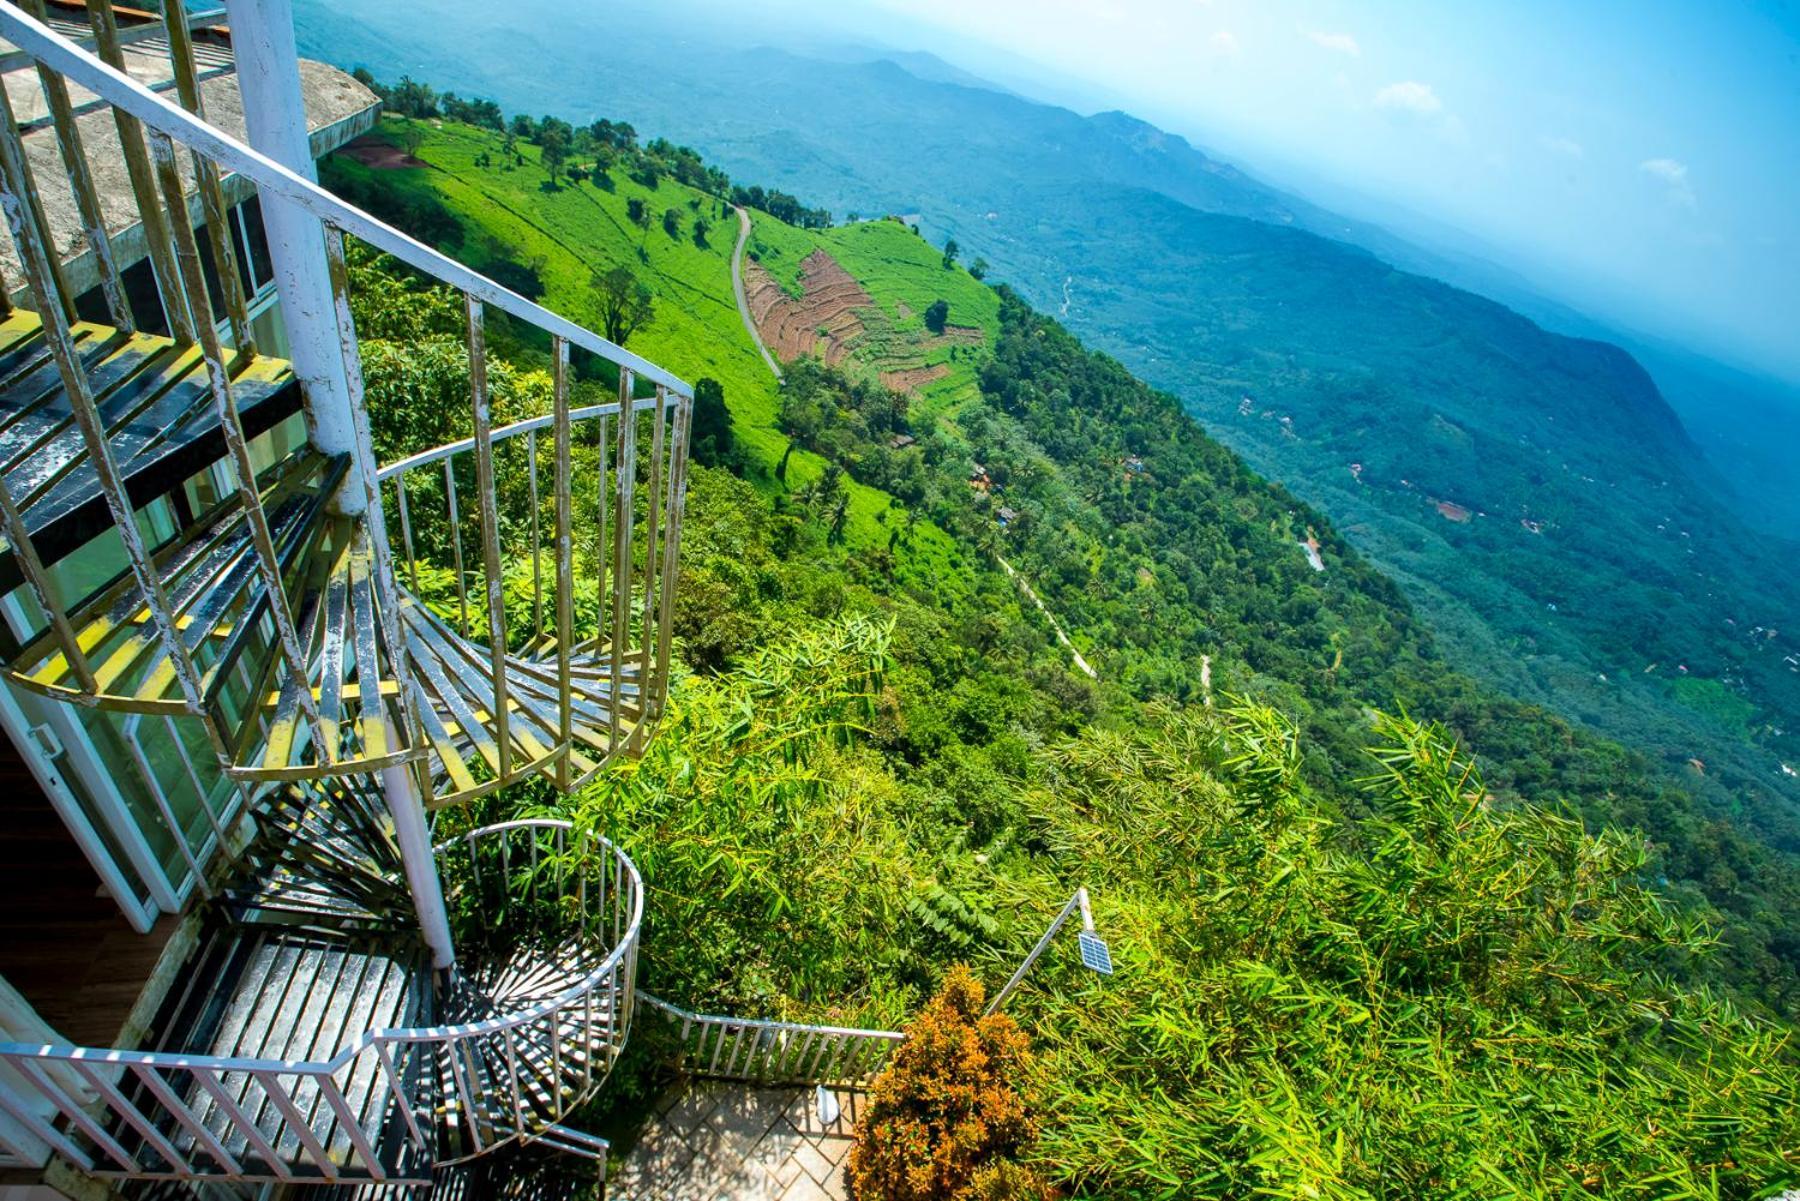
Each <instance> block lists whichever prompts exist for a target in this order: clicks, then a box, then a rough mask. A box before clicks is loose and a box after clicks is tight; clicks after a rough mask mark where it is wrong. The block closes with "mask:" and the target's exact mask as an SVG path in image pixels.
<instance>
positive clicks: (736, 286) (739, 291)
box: [731, 204, 781, 379]
mask: <svg viewBox="0 0 1800 1201" xmlns="http://www.w3.org/2000/svg"><path fill="white" fill-rule="evenodd" d="M732 207H733V208H734V209H736V210H737V217H738V236H737V245H736V246H735V247H733V248H732V251H731V290H732V292H733V293H734V294H735V295H736V296H737V306H738V316H739V317H741V318H743V321H744V330H745V332H746V333H748V334H749V335H750V340H751V341H752V342H754V343H756V349H757V351H758V352H759V353H760V354H761V355H762V357H763V362H765V363H767V364H768V365H769V370H770V371H773V372H774V373H775V378H776V379H780V378H781V364H780V363H777V362H776V361H775V356H774V355H772V354H770V353H769V348H768V346H767V345H765V344H764V342H763V339H762V331H760V330H758V329H757V328H756V320H755V319H754V318H753V317H751V316H750V297H749V296H747V295H745V293H744V247H745V246H746V245H748V244H749V242H750V213H749V211H748V210H747V209H745V208H744V206H743V205H741V204H735V205H732Z"/></svg>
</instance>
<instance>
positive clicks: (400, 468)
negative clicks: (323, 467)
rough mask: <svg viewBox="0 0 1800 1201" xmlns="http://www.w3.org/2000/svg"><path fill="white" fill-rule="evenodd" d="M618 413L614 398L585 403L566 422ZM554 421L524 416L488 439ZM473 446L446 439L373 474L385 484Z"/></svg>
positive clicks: (649, 403) (649, 400)
mask: <svg viewBox="0 0 1800 1201" xmlns="http://www.w3.org/2000/svg"><path fill="white" fill-rule="evenodd" d="M656 405H657V401H656V397H654V396H644V397H639V398H638V399H637V400H634V401H632V402H631V411H632V412H634V413H648V412H651V411H653V410H655V408H656ZM618 413H619V402H618V401H616V400H612V401H608V402H606V403H605V404H597V405H588V406H587V407H585V408H580V409H571V410H569V424H571V425H574V424H575V423H577V422H581V421H588V420H591V419H593V418H595V417H616V416H618ZM555 423H556V414H555V413H543V414H540V415H539V416H536V417H527V418H525V419H523V420H522V421H515V422H513V423H512V424H511V425H503V426H501V427H499V428H498V429H496V430H494V432H493V433H492V434H491V435H490V440H491V441H493V442H503V441H505V440H506V439H508V438H513V437H517V436H518V435H520V434H529V433H531V432H533V431H534V430H546V429H549V428H550V427H551V426H552V425H554V424H555ZM474 449H475V439H474V438H473V437H469V438H463V439H461V440H460V441H456V442H446V443H444V444H443V445H442V446H433V447H431V448H430V449H428V450H421V451H419V452H418V453H417V454H412V455H408V456H406V457H405V458H404V459H395V460H394V461H393V462H392V463H389V464H388V465H387V466H385V467H383V468H381V469H380V470H379V471H377V472H376V473H375V478H376V480H377V481H379V482H380V483H383V484H385V483H387V482H388V481H389V480H391V479H393V478H394V477H395V476H397V475H404V474H405V473H407V472H408V471H411V470H413V469H414V468H416V467H423V466H425V465H426V464H428V463H435V462H437V461H438V460H440V459H448V458H452V457H454V456H456V455H459V454H462V453H463V452H464V451H469V450H474Z"/></svg>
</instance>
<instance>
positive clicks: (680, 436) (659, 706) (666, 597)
mask: <svg viewBox="0 0 1800 1201" xmlns="http://www.w3.org/2000/svg"><path fill="white" fill-rule="evenodd" d="M693 420H694V398H693V397H691V396H681V397H678V398H677V399H676V402H675V432H674V443H675V445H674V446H673V447H672V448H671V449H670V452H669V454H670V463H669V496H668V500H667V502H666V503H667V506H668V510H669V525H668V531H667V532H666V533H665V534H664V535H663V561H662V575H663V578H662V590H661V598H662V612H661V614H660V616H659V618H658V622H657V625H658V629H657V634H656V681H655V708H654V711H653V712H654V713H655V714H656V715H657V716H660V715H661V714H662V711H663V705H664V703H665V702H666V701H667V700H668V696H669V653H670V644H671V643H672V641H673V639H674V628H675V627H674V622H675V577H676V571H677V570H678V566H679V563H680V557H681V519H682V516H683V514H684V513H685V512H686V509H687V472H688V439H689V437H690V435H691V432H692V427H693Z"/></svg>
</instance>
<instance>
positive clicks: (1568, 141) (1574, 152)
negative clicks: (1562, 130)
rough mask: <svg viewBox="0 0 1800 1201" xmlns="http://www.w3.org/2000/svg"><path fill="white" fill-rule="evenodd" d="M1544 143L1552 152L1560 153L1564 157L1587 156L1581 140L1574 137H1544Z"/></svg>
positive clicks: (1546, 148)
mask: <svg viewBox="0 0 1800 1201" xmlns="http://www.w3.org/2000/svg"><path fill="white" fill-rule="evenodd" d="M1542 145H1543V147H1544V149H1545V150H1548V151H1549V152H1550V153H1551V154H1560V155H1562V156H1563V157H1564V158H1586V157H1587V151H1586V150H1585V149H1584V148H1583V147H1582V145H1581V143H1580V142H1577V141H1575V140H1574V139H1573V138H1544V139H1542Z"/></svg>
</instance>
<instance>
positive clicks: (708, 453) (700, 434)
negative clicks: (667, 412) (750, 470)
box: [688, 377, 742, 471]
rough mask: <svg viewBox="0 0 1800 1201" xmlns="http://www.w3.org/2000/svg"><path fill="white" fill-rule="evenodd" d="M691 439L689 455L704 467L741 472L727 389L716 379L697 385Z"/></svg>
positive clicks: (703, 380) (695, 384)
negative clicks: (733, 437) (733, 436)
mask: <svg viewBox="0 0 1800 1201" xmlns="http://www.w3.org/2000/svg"><path fill="white" fill-rule="evenodd" d="M688 440H689V441H688V444H689V446H690V448H691V449H690V452H689V453H690V454H691V455H692V456H693V459H694V462H696V463H698V464H700V465H701V466H702V467H729V468H731V469H732V470H734V471H738V470H742V464H741V463H740V462H739V461H738V459H737V454H736V451H737V447H736V445H735V444H734V442H733V441H732V436H731V412H730V410H728V409H727V408H726V407H725V386H724V385H723V384H721V383H720V382H719V381H718V380H716V379H712V378H710V377H708V378H702V379H699V380H696V381H695V382H694V416H693V424H692V426H691V427H690V432H689V435H688Z"/></svg>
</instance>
